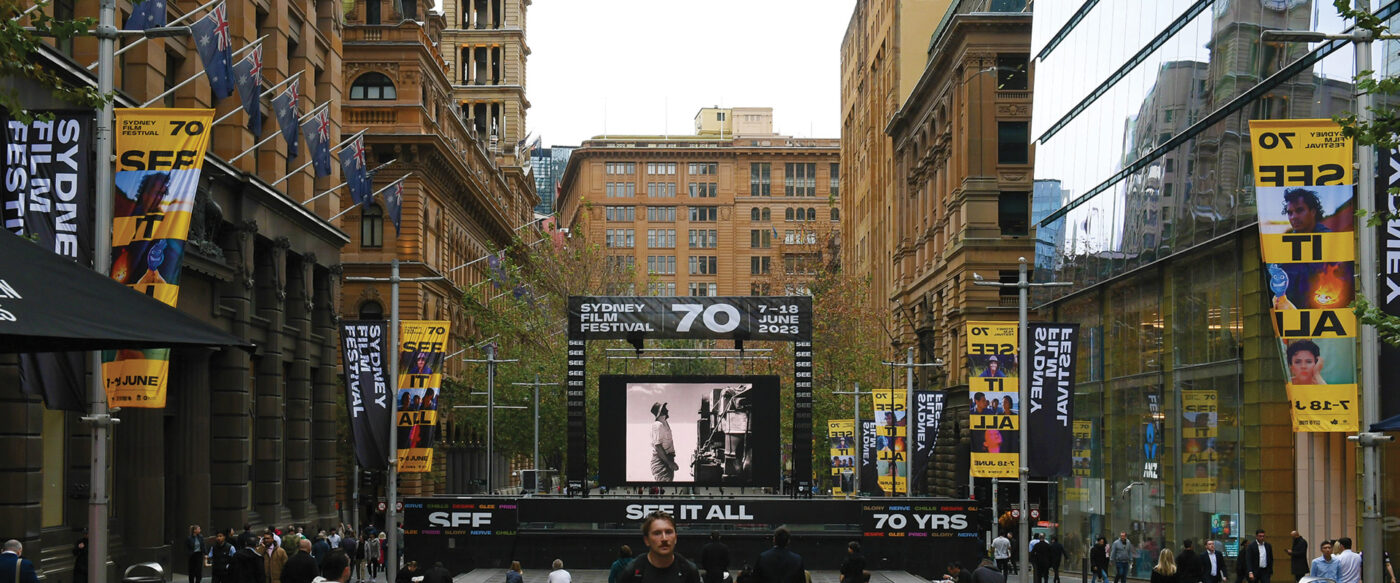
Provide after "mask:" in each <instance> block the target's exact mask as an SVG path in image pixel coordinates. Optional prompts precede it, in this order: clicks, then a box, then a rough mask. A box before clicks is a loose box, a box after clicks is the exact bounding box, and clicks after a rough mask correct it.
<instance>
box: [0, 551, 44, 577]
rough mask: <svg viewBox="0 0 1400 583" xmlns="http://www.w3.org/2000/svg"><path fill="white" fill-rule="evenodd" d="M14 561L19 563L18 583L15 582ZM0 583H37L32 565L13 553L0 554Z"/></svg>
mask: <svg viewBox="0 0 1400 583" xmlns="http://www.w3.org/2000/svg"><path fill="white" fill-rule="evenodd" d="M15 561H19V581H15ZM0 583H39V574H38V573H36V572H34V563H31V562H30V561H29V559H21V558H20V556H19V555H16V554H14V553H4V554H0Z"/></svg>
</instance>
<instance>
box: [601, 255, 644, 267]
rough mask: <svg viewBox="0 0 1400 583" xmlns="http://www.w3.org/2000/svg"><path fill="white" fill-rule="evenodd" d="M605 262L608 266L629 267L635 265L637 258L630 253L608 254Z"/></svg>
mask: <svg viewBox="0 0 1400 583" xmlns="http://www.w3.org/2000/svg"><path fill="white" fill-rule="evenodd" d="M607 262H608V267H611V268H613V269H631V268H633V267H636V266H637V258H636V257H633V256H631V255H609V256H608V257H607Z"/></svg>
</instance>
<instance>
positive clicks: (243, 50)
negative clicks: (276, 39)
mask: <svg viewBox="0 0 1400 583" xmlns="http://www.w3.org/2000/svg"><path fill="white" fill-rule="evenodd" d="M267 36H268V35H262V36H261V37H259V38H258V40H255V41H253V42H250V43H248V44H246V45H243V48H241V49H238V50H236V51H234V52H233V57H237V56H239V55H241V54H243V53H246V52H248V49H251V48H253V47H255V46H258V45H259V44H262V41H263V39H265V38H267ZM233 57H230V58H233ZM202 76H204V71H200V72H198V73H195V74H193V75H190V76H189V78H188V79H185V80H184V81H181V82H180V84H179V85H176V86H174V87H171V88H169V89H166V90H165V93H161V94H160V95H157V96H155V97H152V98H151V100H150V101H147V102H145V103H142V104H141V105H140V106H139V107H142V108H145V107H150V106H151V104H152V103H155V102H157V101H160V100H162V99H165V96H167V95H170V94H171V93H174V92H176V91H179V90H180V88H182V87H184V86H186V85H189V84H190V83H194V80H195V79H198V78H200V77H202ZM234 110H235V111H237V110H238V108H234Z"/></svg>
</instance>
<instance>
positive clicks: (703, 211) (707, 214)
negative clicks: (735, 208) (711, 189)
mask: <svg viewBox="0 0 1400 583" xmlns="http://www.w3.org/2000/svg"><path fill="white" fill-rule="evenodd" d="M717 220H719V207H717V206H692V207H690V222H692V223H700V222H704V223H712V222H715V221H717Z"/></svg>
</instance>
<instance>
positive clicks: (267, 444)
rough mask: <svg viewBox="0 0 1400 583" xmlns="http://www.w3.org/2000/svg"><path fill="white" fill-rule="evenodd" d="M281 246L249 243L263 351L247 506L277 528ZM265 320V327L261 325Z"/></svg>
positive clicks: (282, 408)
mask: <svg viewBox="0 0 1400 583" xmlns="http://www.w3.org/2000/svg"><path fill="white" fill-rule="evenodd" d="M286 250H287V249H286V247H285V246H282V245H279V244H275V243H268V244H265V245H256V244H255V245H254V265H255V266H256V269H255V270H254V289H255V293H256V294H257V300H258V301H257V303H256V304H255V307H256V308H257V312H258V316H259V317H260V318H262V319H263V322H259V324H261V325H265V326H266V330H265V334H264V336H265V340H264V342H263V344H262V348H263V350H261V351H260V352H259V354H258V357H257V358H256V359H254V362H253V369H254V372H253V374H254V380H253V385H254V393H253V411H254V415H255V416H256V417H255V419H254V421H253V438H254V439H255V440H256V441H255V442H254V444H253V486H254V491H253V507H254V508H256V509H257V511H258V513H259V514H261V515H262V517H263V519H265V520H271V521H274V522H275V523H277V524H281V523H283V522H285V521H286V520H287V519H288V518H290V517H291V512H290V511H289V510H288V509H287V507H286V506H285V504H284V502H285V500H286V496H285V492H286V488H285V481H284V480H285V478H286V470H287V469H286V467H285V465H284V462H285V460H286V457H285V455H284V451H283V443H284V440H285V439H287V437H288V436H287V428H286V422H285V419H286V418H287V416H288V411H287V407H286V400H285V392H284V388H283V386H282V384H283V382H284V381H285V379H284V378H283V370H282V367H283V363H284V361H285V359H286V358H287V357H286V351H287V350H288V347H286V346H284V343H283V336H282V334H281V331H282V325H283V320H284V312H283V309H282V305H283V302H284V301H285V300H286V291H285V289H284V288H283V285H282V281H283V278H284V277H285V276H284V275H283V271H284V270H285V265H286V264H285V263H284V262H285V260H286V259H285V258H286ZM264 322H265V324H264Z"/></svg>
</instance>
